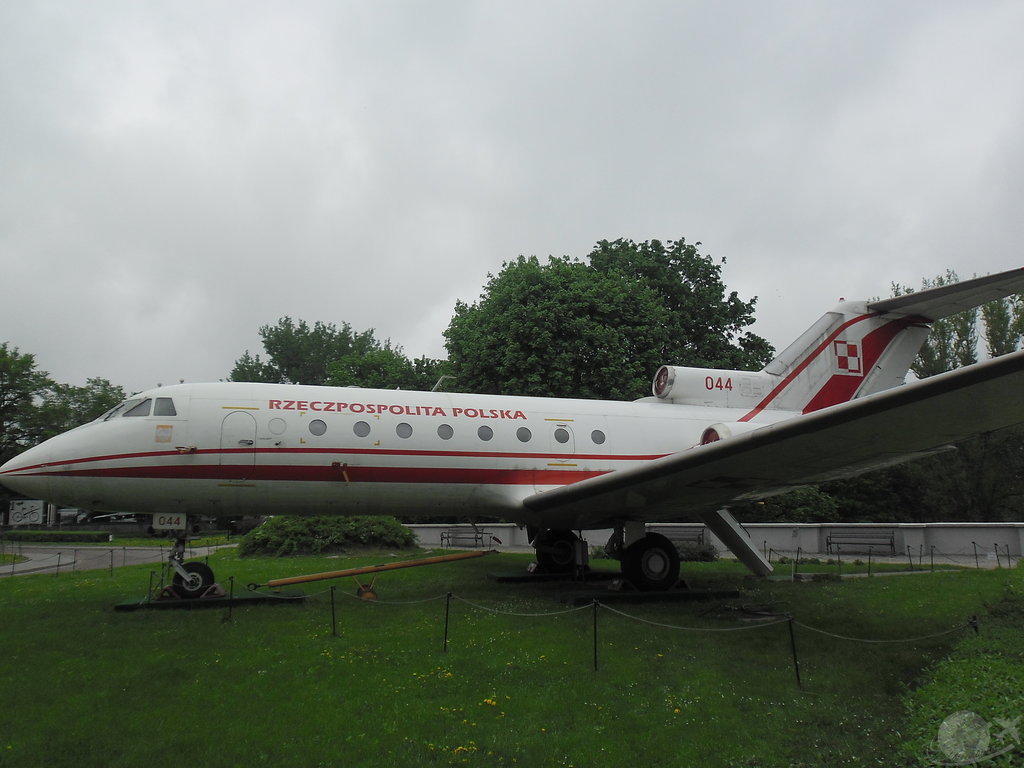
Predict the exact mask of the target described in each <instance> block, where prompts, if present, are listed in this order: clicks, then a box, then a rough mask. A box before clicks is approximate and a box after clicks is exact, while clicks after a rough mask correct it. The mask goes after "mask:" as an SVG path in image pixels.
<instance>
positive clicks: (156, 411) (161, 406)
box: [153, 397, 178, 416]
mask: <svg viewBox="0 0 1024 768" xmlns="http://www.w3.org/2000/svg"><path fill="white" fill-rule="evenodd" d="M153 415H154V416H177V415H178V412H177V411H176V410H175V409H174V401H173V400H171V398H169V397H158V398H157V399H156V406H155V407H154V408H153Z"/></svg>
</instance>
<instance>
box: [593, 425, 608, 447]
mask: <svg viewBox="0 0 1024 768" xmlns="http://www.w3.org/2000/svg"><path fill="white" fill-rule="evenodd" d="M590 439H591V440H593V441H594V445H604V441H605V437H604V432H602V431H601V430H600V429H595V430H594V431H593V432H591V433H590Z"/></svg>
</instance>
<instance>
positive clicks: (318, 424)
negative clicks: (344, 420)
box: [309, 419, 327, 437]
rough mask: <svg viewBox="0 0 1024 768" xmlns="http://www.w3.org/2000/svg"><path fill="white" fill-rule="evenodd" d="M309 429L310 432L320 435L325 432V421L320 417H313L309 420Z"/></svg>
mask: <svg viewBox="0 0 1024 768" xmlns="http://www.w3.org/2000/svg"><path fill="white" fill-rule="evenodd" d="M309 431H310V433H311V434H313V435H316V436H317V437H320V436H322V435H323V434H324V433H326V432H327V422H326V421H323V420H322V419H313V421H311V422H309Z"/></svg>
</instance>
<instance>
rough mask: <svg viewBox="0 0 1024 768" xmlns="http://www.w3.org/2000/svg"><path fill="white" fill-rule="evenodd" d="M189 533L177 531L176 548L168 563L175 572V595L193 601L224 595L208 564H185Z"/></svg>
mask: <svg viewBox="0 0 1024 768" xmlns="http://www.w3.org/2000/svg"><path fill="white" fill-rule="evenodd" d="M186 536H187V531H176V532H175V540H174V546H173V547H172V548H171V556H170V557H169V558H168V563H169V565H170V566H171V570H173V571H174V578H173V580H172V584H173V585H174V586H173V590H174V594H175V596H177V597H180V598H184V599H187V600H192V599H195V598H198V597H212V596H215V595H220V594H223V590H222V589H221V588H220V585H218V584H217V583H216V582H215V581H214V578H213V569H211V568H210V566H208V565H207V564H206V563H200V562H191V563H186V562H185V547H186V545H187V543H188V539H187V538H186Z"/></svg>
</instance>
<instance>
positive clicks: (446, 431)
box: [437, 424, 455, 440]
mask: <svg viewBox="0 0 1024 768" xmlns="http://www.w3.org/2000/svg"><path fill="white" fill-rule="evenodd" d="M454 435H455V430H454V429H452V425H451V424H442V425H441V426H439V427H438V428H437V436H438V437H440V438H441V439H442V440H451V439H452V437H453V436H454Z"/></svg>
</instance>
